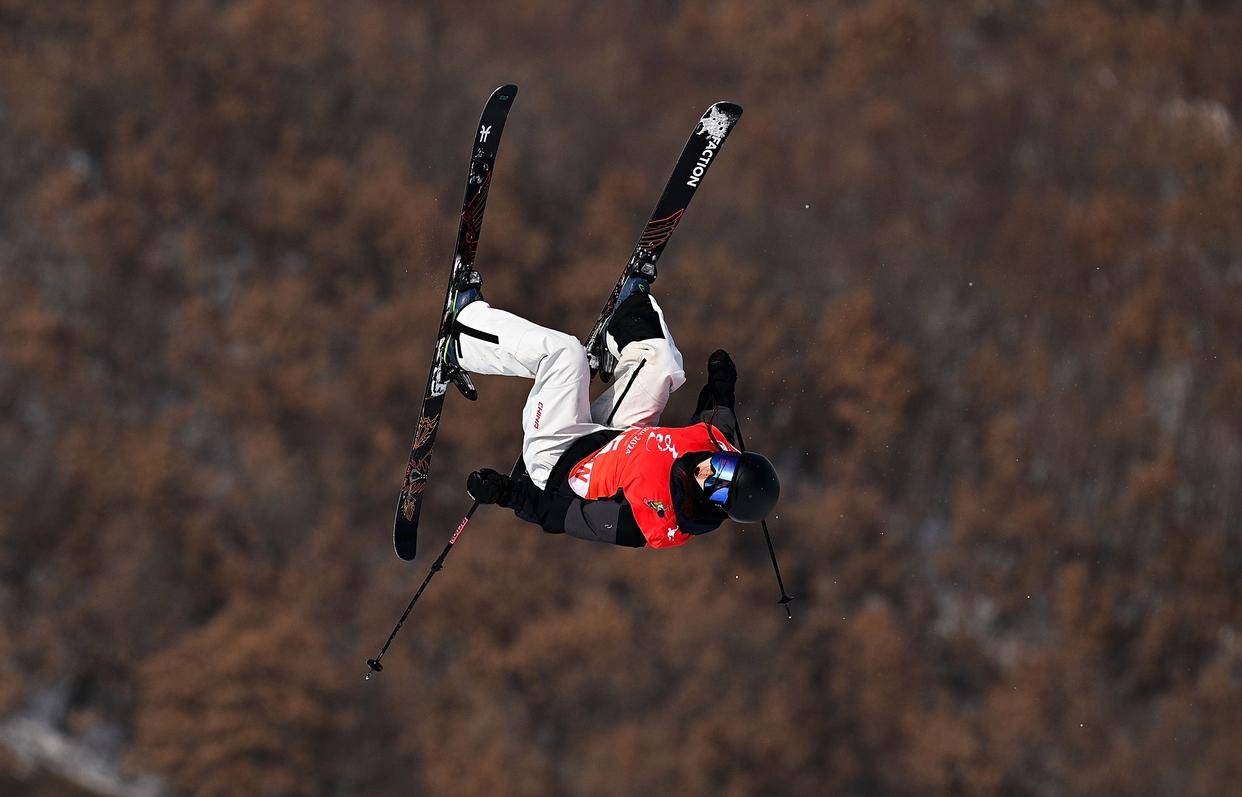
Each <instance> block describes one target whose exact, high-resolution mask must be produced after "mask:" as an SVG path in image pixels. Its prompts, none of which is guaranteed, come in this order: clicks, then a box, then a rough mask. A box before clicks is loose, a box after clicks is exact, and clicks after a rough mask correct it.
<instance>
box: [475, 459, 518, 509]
mask: <svg viewBox="0 0 1242 797" xmlns="http://www.w3.org/2000/svg"><path fill="white" fill-rule="evenodd" d="M512 482H513V480H512V479H510V478H509V477H508V476H506V475H504V474H503V473H497V472H496V471H494V470H492V469H491V468H480V469H479V470H476V471H475V472H474V473H471V474H470V476H468V477H467V478H466V492H468V493H470V497H471V498H473V499H474V500H476V501H478V502H479V503H480V504H502V505H503V504H506V503H508V501H509V496H510V494H511V493H512V492H513V483H512Z"/></svg>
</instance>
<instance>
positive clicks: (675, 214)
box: [585, 102, 742, 382]
mask: <svg viewBox="0 0 1242 797" xmlns="http://www.w3.org/2000/svg"><path fill="white" fill-rule="evenodd" d="M741 116H742V106H740V105H737V104H735V103H732V102H718V103H715V104H713V105H712V106H711V107H709V108H708V109H707V110H706V111H705V112H704V113H703V116H702V118H701V119H699V121H698V124H697V125H695V128H694V132H693V133H691V134H690V140H689V141H687V142H686V146H685V147H684V148H683V149H682V151H681V157H679V158H678V159H677V164H676V165H675V166H674V167H673V173H672V174H671V175H670V176H669V178H668V185H666V186H665V187H664V193H663V194H661V195H660V201H659V202H657V203H656V207H655V211H654V212H653V213H652V214H651V220H650V221H648V222H647V226H646V227H644V228H643V232H642V234H641V235H639V236H638V243H637V244H636V245H635V246H634V252H633V254H631V255H630V260H629V263H628V264H626V267H625V270H624V271H622V272H621V277H620V279H618V280H617V284H616V285H614V286H613V289H612V293H610V294H609V295H608V301H606V302H605V303H604V309H603V310H601V311H600V314H599V318H598V319H597V320H596V322H595V326H594V327H592V329H591V334H590V335H588V336H587V339H586V344H585V345H586V350H587V358H588V360H589V361H590V364H591V373H592V374H599V376H600V378H601V379H602V380H603V381H604V382H609V381H611V380H612V373H613V369H614V368H615V366H616V362H615V360H614V358H613V356H612V354H611V353H610V352H609V351H608V346H607V345H606V344H605V341H604V327H605V326H606V325H607V324H608V319H609V318H610V317H611V316H612V311H613V309H614V308H615V307H616V305H617V297H618V296H619V295H620V294H621V288H622V286H623V285H625V281H626V279H628V278H629V277H630V276H631V275H633V274H641V275H643V276H646V277H648V278H649V279H652V280H654V279H655V276H656V261H658V260H659V259H660V255H661V254H663V252H664V247H665V246H667V245H668V239H669V238H671V237H672V236H673V231H674V230H676V229H677V224H678V223H679V222H680V221H681V218H682V216H683V215H684V214H685V212H686V208H687V207H688V206H689V205H690V200H691V199H693V198H694V192H695V191H696V190H698V187H699V183H700V182H701V181H702V179H703V177H704V175H706V174H707V170H708V169H709V168H711V165H712V164H713V163H715V161H716V156H717V155H719V154H720V148H721V147H722V146H723V145H724V141H725V138H727V137H728V135H729V131H731V130H732V129H733V126H734V125H735V124H737V120H738V119H739V118H741Z"/></svg>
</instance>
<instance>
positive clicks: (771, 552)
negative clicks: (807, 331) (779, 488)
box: [733, 412, 793, 620]
mask: <svg viewBox="0 0 1242 797" xmlns="http://www.w3.org/2000/svg"><path fill="white" fill-rule="evenodd" d="M733 420H734V421H735V422H736V423H737V441H738V442H739V443H741V444H742V450H743V451H745V450H746V438H744V437H742V420H741V419H740V418H738V417H737V413H736V412H734V414H733ZM759 525H761V526H762V527H763V539H764V540H765V541H766V542H767V543H768V556H770V557H772V570H773V571H775V572H776V585H777V586H778V587H780V588H781V599H780V601H779V603H780V604H781V605H782V606H784V607H785V616H786V617H788V618H789V619H790V620H792V619H793V612H791V611H789V603H790V602H791V601H792V600H793V598H791V597H789V594H788V593H786V592H785V580H784V579H782V578H781V567H780V565H778V564H777V563H776V549H775V548H773V547H772V535H771V533H770V532H769V531H768V521H767V518H764V519H763V520H761V521H759Z"/></svg>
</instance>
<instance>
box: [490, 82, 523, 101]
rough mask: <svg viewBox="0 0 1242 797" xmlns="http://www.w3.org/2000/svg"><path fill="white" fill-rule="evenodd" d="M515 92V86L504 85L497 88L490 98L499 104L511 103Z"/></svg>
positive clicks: (515, 94) (510, 84)
mask: <svg viewBox="0 0 1242 797" xmlns="http://www.w3.org/2000/svg"><path fill="white" fill-rule="evenodd" d="M517 90H518V89H517V86H515V85H513V84H512V83H506V84H504V85H503V86H498V87H497V88H496V90H495V91H493V92H492V96H493V97H495V98H496V99H498V100H500V101H501V102H512V101H513V98H514V97H516V96H517Z"/></svg>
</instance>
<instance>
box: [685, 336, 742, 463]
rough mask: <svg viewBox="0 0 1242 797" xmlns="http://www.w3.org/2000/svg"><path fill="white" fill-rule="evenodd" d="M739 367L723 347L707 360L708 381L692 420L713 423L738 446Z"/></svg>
mask: <svg viewBox="0 0 1242 797" xmlns="http://www.w3.org/2000/svg"><path fill="white" fill-rule="evenodd" d="M736 384H737V367H736V366H734V365H733V360H731V359H730V358H729V355H728V353H727V352H726V351H725V350H724V349H717V350H716V351H715V352H713V353H712V356H711V357H710V358H708V360H707V384H706V385H703V389H702V390H700V391H699V403H698V405H697V406H696V407H695V408H694V417H693V418H691V419H690V423H702V422H707V423H710V424H711V425H712V426H713V427H715V428H716V429H719V430H720V431H721V432H723V433H724V435H725V437H727V438H729V442H730V443H732V444H733V445H735V446H736V445H738V433H737V416H736V415H734V414H733V400H734V387H735V385H736Z"/></svg>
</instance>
